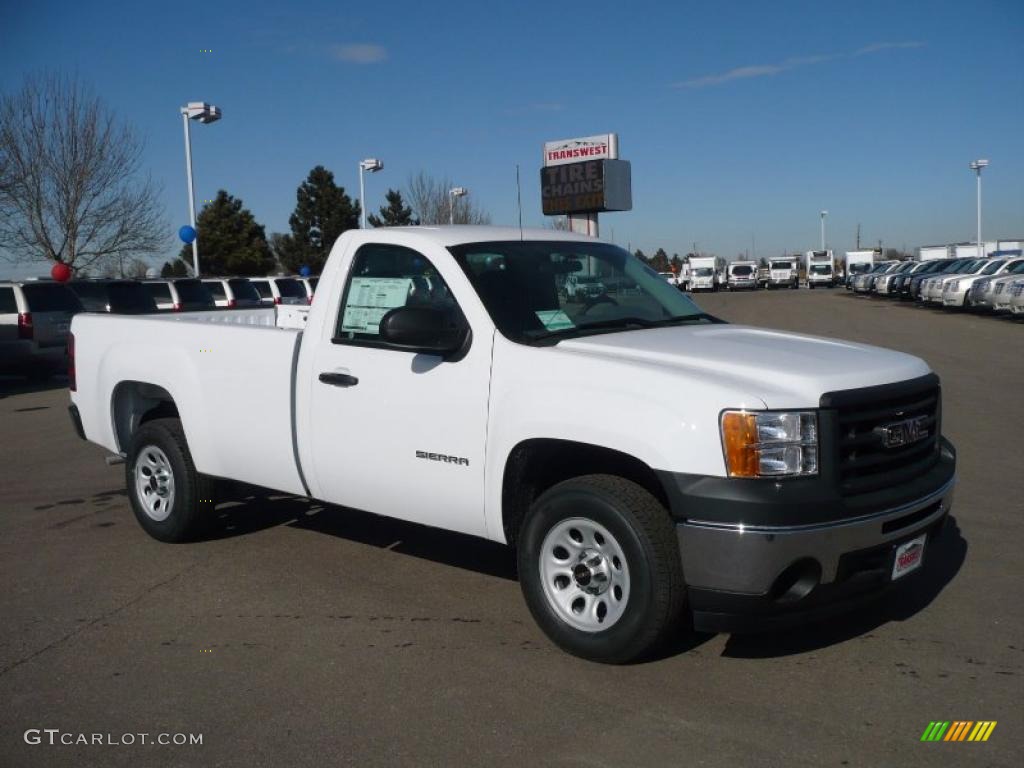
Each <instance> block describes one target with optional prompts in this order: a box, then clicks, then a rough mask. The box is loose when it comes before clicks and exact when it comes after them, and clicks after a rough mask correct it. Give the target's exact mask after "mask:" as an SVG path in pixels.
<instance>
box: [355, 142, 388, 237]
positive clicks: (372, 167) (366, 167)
mask: <svg viewBox="0 0 1024 768" xmlns="http://www.w3.org/2000/svg"><path fill="white" fill-rule="evenodd" d="M383 168H384V163H382V162H381V161H380V160H378V159H377V158H375V157H368V158H366V159H365V160H360V161H359V228H360V229H366V198H365V193H364V188H363V171H368V172H370V173H376V172H377V171H380V170H382V169H383Z"/></svg>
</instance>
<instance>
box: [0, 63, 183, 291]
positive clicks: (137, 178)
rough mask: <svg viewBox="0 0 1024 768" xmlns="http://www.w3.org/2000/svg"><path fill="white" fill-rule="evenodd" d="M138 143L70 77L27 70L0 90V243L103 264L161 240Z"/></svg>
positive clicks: (19, 252)
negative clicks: (9, 90) (15, 84)
mask: <svg viewBox="0 0 1024 768" xmlns="http://www.w3.org/2000/svg"><path fill="white" fill-rule="evenodd" d="M142 149H143V144H142V142H141V140H139V139H138V137H137V136H136V134H135V132H134V131H133V130H132V128H131V127H130V126H128V125H126V124H124V123H121V122H119V121H118V120H117V118H116V116H115V115H114V113H113V112H112V111H110V110H109V109H107V107H106V106H105V105H104V104H103V103H102V102H101V101H100V99H99V98H98V97H96V96H94V95H93V94H92V92H91V91H90V90H89V89H88V88H86V87H84V86H83V85H82V84H81V83H79V82H78V81H77V80H74V79H70V78H66V77H62V76H60V75H45V76H40V77H30V78H28V79H27V80H26V81H25V84H24V85H23V86H22V88H21V90H20V91H18V92H17V93H14V94H11V95H6V96H3V97H2V98H0V250H2V251H5V252H6V253H5V255H6V257H7V258H8V260H14V261H41V260H49V261H55V262H64V263H65V264H67V265H68V266H70V267H72V269H74V270H77V271H80V270H84V269H86V268H88V267H89V266H91V265H95V266H97V267H104V266H107V265H108V264H117V265H118V266H119V267H120V269H122V270H123V269H124V264H125V261H126V260H127V259H129V258H131V257H134V256H137V255H139V254H145V253H155V252H158V251H160V250H161V249H162V247H163V246H164V245H165V244H166V237H167V235H166V232H167V223H166V221H165V219H164V217H163V212H162V207H161V206H160V204H159V203H158V200H157V189H156V187H155V186H154V185H153V183H152V182H151V181H150V180H149V179H148V178H142V177H141V173H140V165H141V162H140V161H141V156H142Z"/></svg>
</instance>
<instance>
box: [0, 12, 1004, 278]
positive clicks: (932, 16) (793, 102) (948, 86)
mask: <svg viewBox="0 0 1024 768" xmlns="http://www.w3.org/2000/svg"><path fill="white" fill-rule="evenodd" d="M1022 40H1024V3H1021V2H1019V0H1016V1H1012V0H1007V1H1004V2H986V1H984V0H982V1H980V2H979V1H975V2H971V3H966V2H962V1H961V2H948V3H947V2H930V3H917V2H903V1H901V2H893V1H892V0H888V1H887V2H874V1H868V2H857V3H849V2H842V3H840V2H830V1H829V0H817V1H816V2H784V1H781V2H774V3H764V2H751V3H728V2H722V3H715V4H711V3H689V2H686V3H678V2H677V3H668V2H662V3H644V2H632V3H625V2H618V3H605V2H591V3H586V4H572V5H570V4H553V3H545V2H532V1H531V2H519V3H501V4H495V3H480V2H469V3H465V2H459V1H457V0H456V1H454V2H447V3H439V4H434V3H422V2H405V0H392V1H391V2H386V3H379V4H374V3H366V2H361V3H348V2H337V0H335V2H307V3H301V2H297V3H281V2H277V3H270V2H263V1H262V0H251V1H250V2H241V3H239V2H230V1H224V0H218V1H217V2H210V0H205V2H200V3H192V2H187V1H184V0H183V1H181V2H175V3H161V4H159V5H158V4H155V3H140V2H125V3H117V2H66V1H61V2H47V1H46V0H35V1H34V2H31V3H29V2H18V3H3V4H2V8H0V90H2V91H4V92H8V91H10V90H12V89H14V88H16V87H17V85H18V84H19V83H20V81H21V78H22V77H23V76H24V75H25V74H26V73H31V72H38V71H42V70H46V69H50V70H53V69H57V70H66V71H70V72H75V73H77V74H78V76H79V77H80V78H81V79H82V80H84V81H86V82H87V83H89V84H91V85H92V86H93V87H95V88H96V90H97V91H98V92H100V93H101V94H102V95H103V96H104V97H105V98H106V99H107V100H108V102H109V103H110V104H111V105H113V106H114V107H115V108H116V109H117V110H118V112H119V113H120V114H121V115H123V116H124V117H125V118H127V119H128V120H130V121H131V122H132V123H134V124H135V125H136V126H137V127H138V128H139V130H140V131H141V133H142V134H143V135H144V136H145V138H146V141H147V151H146V165H147V169H148V170H149V171H150V172H151V173H152V175H153V177H154V178H155V179H156V180H157V181H158V182H160V183H162V184H163V188H164V198H165V200H166V205H167V211H168V219H169V222H170V224H171V225H172V227H173V229H176V228H177V227H178V226H179V225H180V224H182V223H185V222H186V221H187V201H186V195H185V178H184V160H183V149H182V135H181V121H180V118H179V116H178V107H179V106H180V105H181V104H183V103H185V102H186V101H189V100H206V101H210V102H212V103H215V104H217V105H219V106H220V107H221V108H222V109H223V112H224V119H223V120H222V121H221V122H219V123H217V124H214V125H211V126H196V131H195V132H194V134H193V146H194V159H195V168H196V184H197V187H196V196H197V198H198V199H199V200H203V199H206V198H210V197H212V196H213V195H214V194H215V192H216V190H217V189H219V188H224V189H227V190H228V191H229V192H231V193H232V194H234V195H237V196H240V197H241V198H242V199H243V200H244V201H245V204H246V205H247V206H248V207H249V208H250V209H251V210H252V211H253V213H254V214H255V215H256V217H257V218H258V219H259V221H260V222H261V223H263V224H265V225H266V227H267V232H268V233H270V232H272V231H286V230H287V220H288V215H289V214H290V212H291V210H292V208H293V206H294V201H295V188H296V186H297V185H298V184H299V182H301V181H302V179H303V178H304V177H305V176H306V174H307V173H308V171H309V169H310V168H311V167H312V166H314V165H316V164H323V165H325V166H327V167H328V168H330V169H331V170H333V171H334V172H335V175H336V176H337V178H338V181H339V183H341V184H343V185H344V186H345V187H346V189H347V191H349V192H350V193H354V194H358V172H357V162H358V160H359V159H360V158H362V157H366V156H376V157H379V158H381V159H382V160H383V161H384V163H385V170H384V171H382V172H381V173H379V174H376V175H374V176H369V177H367V181H368V184H367V193H368V194H367V197H368V200H369V202H370V203H371V205H370V206H369V207H370V209H371V210H375V209H376V207H377V206H379V205H380V204H381V203H382V202H383V195H384V192H385V190H386V188H387V187H388V186H392V187H402V186H403V185H404V184H405V181H406V179H407V178H408V176H409V174H410V173H414V172H416V171H419V170H425V171H427V172H429V173H432V174H435V175H448V176H450V177H451V178H453V179H454V180H455V181H456V183H458V184H461V185H464V186H466V187H468V188H469V189H470V191H471V194H472V195H473V196H474V197H475V199H476V200H477V202H479V203H480V204H481V205H482V206H483V207H484V208H485V209H487V210H488V211H489V212H490V213H491V215H492V217H493V220H494V221H495V223H514V222H515V220H516V190H515V167H516V164H517V163H518V164H519V165H520V167H521V172H522V181H523V190H522V192H523V194H522V201H523V218H524V223H526V224H527V225H540V224H541V223H542V222H543V220H544V217H543V216H542V215H541V213H540V197H539V195H540V192H539V170H538V169H539V167H540V164H541V145H542V143H543V142H544V141H545V140H554V139H563V138H569V137H573V136H585V135H590V134H594V133H603V132H607V131H616V132H618V134H619V136H620V145H621V156H622V157H623V158H624V159H627V160H630V161H631V162H632V170H633V200H634V210H633V211H631V212H628V213H614V214H605V215H603V216H602V217H601V225H602V235H603V236H605V237H612V236H614V239H615V240H616V241H617V242H619V243H620V244H622V245H626V244H627V243H628V244H630V245H631V246H632V247H633V248H636V247H641V248H643V249H644V250H645V251H647V252H651V251H653V250H654V249H656V248H658V247H663V248H665V249H666V250H667V251H668V252H669V253H670V254H671V253H673V252H679V253H681V254H682V253H685V252H686V251H687V250H689V249H690V247H691V243H693V242H694V241H697V242H698V243H699V248H700V249H701V250H710V251H714V252H716V253H718V254H720V255H724V256H726V257H729V258H734V257H735V256H736V254H737V253H739V252H742V251H744V250H746V249H749V248H750V247H751V242H752V238H753V239H754V240H755V241H756V249H757V254H758V255H759V256H761V255H772V254H776V253H781V252H782V251H783V250H784V249H790V250H793V249H798V250H805V249H807V248H811V247H816V245H817V242H818V236H819V235H818V232H819V229H818V227H819V221H818V211H819V210H820V209H822V208H826V209H828V210H829V211H830V215H829V219H828V224H829V244H830V245H831V246H832V247H834V248H836V249H837V250H842V249H846V248H850V247H852V246H853V241H854V232H855V228H856V226H857V223H858V222H859V223H860V224H861V227H862V233H863V239H864V241H865V242H867V243H875V242H877V241H878V240H879V239H881V240H882V241H883V242H884V244H886V245H893V246H897V247H901V246H903V245H904V244H906V246H908V247H912V246H916V245H921V244H927V243H935V242H947V241H956V240H965V239H970V238H972V237H973V236H974V228H975V219H974V180H973V177H972V174H971V171H970V170H969V169H968V167H967V164H968V162H969V161H970V160H971V159H973V158H975V157H988V158H989V159H990V160H991V163H992V164H991V166H990V167H989V168H988V170H987V171H986V172H985V176H984V196H985V199H984V212H985V220H984V228H985V234H986V235H991V236H1001V237H1009V236H1024V183H1022V182H1024V138H1022V137H1024V46H1022V45H1021V41H1022ZM202 49H212V53H201V50H202ZM170 250H171V251H173V250H176V249H175V248H173V247H172V248H171V249H170ZM5 270H8V268H7V267H5V266H3V265H0V271H5Z"/></svg>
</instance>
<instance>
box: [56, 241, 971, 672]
mask: <svg viewBox="0 0 1024 768" xmlns="http://www.w3.org/2000/svg"><path fill="white" fill-rule="evenodd" d="M583 278H590V282H594V283H599V284H600V285H602V286H604V288H603V289H602V291H601V292H600V293H594V294H589V293H588V294H586V295H581V296H575V297H574V298H573V299H570V298H569V297H568V296H567V293H566V290H565V286H566V284H567V283H570V282H571V283H579V282H581V279H583ZM583 281H584V282H586V280H583ZM212 314H213V315H216V314H223V313H212ZM243 315H244V312H243V313H241V315H239V317H238V318H236V319H234V320H233V321H232V322H231V323H227V322H212V321H213V320H217V319H219V318H215V317H211V316H210V315H199V316H195V317H189V316H181V317H176V318H173V319H172V318H166V317H159V316H146V317H118V316H107V315H82V314H80V315H77V316H76V317H75V318H74V321H73V323H72V329H71V330H72V337H71V344H70V356H69V359H70V365H71V369H70V371H69V374H70V389H71V401H72V405H71V416H72V420H73V422H74V423H75V426H76V429H77V431H78V433H79V435H81V436H83V437H84V438H85V439H88V440H91V441H93V442H96V443H99V444H100V445H102V446H104V447H106V448H108V449H109V450H110V451H112V452H114V453H115V454H118V455H119V456H121V457H122V458H123V459H124V461H125V466H126V482H127V485H128V491H129V497H130V500H131V505H132V508H133V510H134V512H135V516H136V517H137V519H138V521H139V523H140V524H141V525H142V527H143V528H144V529H145V530H146V531H147V532H148V533H149V534H150V535H152V536H154V537H156V538H157V539H159V540H161V541H169V542H177V541H184V540H188V539H194V538H196V537H198V536H201V535H202V531H203V527H204V524H206V523H207V522H208V520H209V518H210V517H211V516H212V515H210V514H209V513H208V512H207V510H209V509H210V507H211V505H210V504H209V501H208V500H209V499H211V498H215V494H216V492H217V491H216V489H217V485H218V483H217V479H218V478H228V479H231V480H237V481H243V482H246V483H251V484H255V485H259V486H265V487H269V488H272V489H275V490H278V491H283V492H286V493H290V494H297V495H302V496H307V497H312V498H316V499H320V500H323V501H326V502H330V503H333V504H337V505H340V506H341V507H345V508H351V509H361V510H367V511H370V512H375V513H378V514H382V515H388V516H392V517H396V518H403V519H406V520H412V521H416V522H419V523H425V524H428V525H432V526H437V527H440V528H445V529H450V530H453V531H461V532H463V533H468V534H473V535H476V536H482V537H486V538H489V539H493V540H495V541H500V542H507V543H508V544H510V545H512V546H514V547H515V548H516V551H517V557H518V564H519V579H520V583H521V585H522V591H523V594H524V597H525V600H526V603H527V605H528V607H529V609H530V611H531V613H532V614H533V616H534V618H535V619H536V621H537V622H538V624H539V625H540V627H541V628H542V629H543V630H544V632H545V633H546V634H547V635H548V636H549V637H550V638H551V639H552V640H553V641H554V642H555V643H556V644H558V645H559V646H561V647H562V648H564V649H565V650H567V651H569V652H571V653H574V654H577V655H579V656H582V657H585V658H589V659H594V660H599V661H605V662H626V661H629V660H632V659H636V658H638V657H641V656H643V655H646V654H648V653H649V652H651V650H652V649H653V648H654V647H655V646H656V645H657V644H659V643H660V642H661V641H662V640H664V639H665V637H666V636H667V635H668V633H669V632H671V631H672V630H673V628H674V627H676V626H677V625H679V623H680V622H683V621H685V619H686V614H687V613H688V614H689V615H690V616H691V617H692V620H693V624H694V626H695V627H697V628H698V629H703V630H711V631H744V630H751V629H756V628H759V627H764V626H772V625H779V624H783V623H790V622H794V621H800V620H806V619H809V618H812V617H816V616H819V615H821V614H823V613H832V612H834V611H836V610H842V609H843V608H844V607H845V606H848V605H850V604H851V603H852V602H854V601H855V600H856V599H860V598H863V597H864V596H866V595H868V594H872V593H876V592H878V591H880V590H882V589H883V588H885V587H886V585H888V584H890V583H891V582H893V581H897V580H901V579H903V578H904V577H907V576H909V575H910V574H913V573H914V572H915V571H919V570H920V568H921V566H922V565H923V564H924V563H925V562H926V560H927V553H928V552H929V551H930V549H931V544H930V542H931V539H932V538H933V537H935V536H937V535H939V534H940V531H941V530H942V527H943V523H944V522H945V518H946V515H947V514H948V512H949V509H950V504H951V501H952V494H953V486H954V474H955V453H954V450H953V447H952V446H951V445H950V443H949V442H948V441H946V440H945V439H944V438H943V437H942V435H941V407H940V390H939V381H938V378H937V377H936V376H935V374H934V373H932V372H931V371H930V370H929V368H928V366H927V365H926V364H925V363H924V362H923V361H921V360H919V359H918V358H915V357H911V356H909V355H905V354H902V353H899V352H894V351H890V350H885V349H879V348H875V347H869V346H864V345H861V344H852V343H846V342H842V341H837V340H835V339H824V338H814V337H811V336H803V335H798V334H791V333H781V332H777V331H770V330H762V329H757V328H751V327H744V326H738V325H730V324H727V323H724V322H722V321H720V320H718V319H716V318H714V317H712V316H710V315H708V314H706V313H704V312H702V311H701V310H700V309H699V308H698V307H697V306H696V305H695V304H694V303H693V302H692V301H691V300H690V299H689V298H688V297H686V296H685V295H683V294H682V293H680V292H679V291H678V290H676V289H675V288H673V287H672V286H671V285H669V284H668V283H666V282H665V280H664V279H663V278H662V277H660V276H659V275H658V274H657V273H656V272H654V271H653V270H651V269H649V268H648V267H647V266H645V265H644V264H643V263H641V262H640V261H638V260H637V259H635V258H634V257H633V256H631V255H630V254H629V253H627V252H626V251H624V250H622V249H621V248H618V247H616V246H614V245H610V244H608V243H604V242H601V241H599V240H595V239H588V238H581V237H579V236H575V235H570V234H566V233H558V232H552V231H530V230H527V231H520V230H519V229H504V228H491V227H439V228H428V227H422V228H421V227H403V228H394V229H374V230H357V231H350V232H346V233H345V234H343V235H342V236H341V237H340V238H339V239H338V241H337V243H335V245H334V248H333V250H332V252H331V256H330V259H329V261H328V262H327V266H326V269H325V270H324V272H323V277H322V279H321V281H320V285H319V288H318V291H317V300H316V302H314V304H313V305H312V307H311V308H310V311H309V316H308V319H307V321H306V325H305V328H304V330H298V329H285V328H279V327H274V325H273V323H272V321H267V320H263V322H262V324H261V323H259V322H255V323H254V324H253V325H247V324H245V319H244V317H243ZM204 500H206V501H204ZM337 514H344V510H339V511H338V512H337Z"/></svg>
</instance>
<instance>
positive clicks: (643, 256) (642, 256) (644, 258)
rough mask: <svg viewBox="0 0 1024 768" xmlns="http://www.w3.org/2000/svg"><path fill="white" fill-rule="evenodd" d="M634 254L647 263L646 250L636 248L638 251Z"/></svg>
mask: <svg viewBox="0 0 1024 768" xmlns="http://www.w3.org/2000/svg"><path fill="white" fill-rule="evenodd" d="M633 255H634V256H636V257H637V258H638V259H640V261H642V262H643V263H644V264H646V263H647V262H648V258H647V256H645V255H644V252H643V251H641V250H640V249H639V248H637V249H636V251H635V252H634V253H633Z"/></svg>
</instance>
